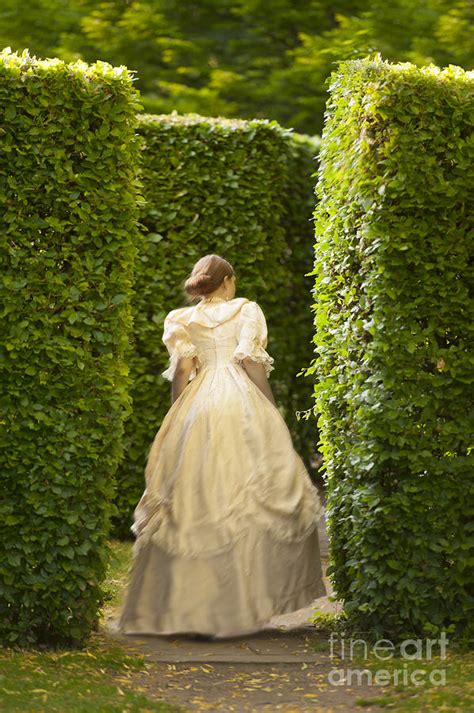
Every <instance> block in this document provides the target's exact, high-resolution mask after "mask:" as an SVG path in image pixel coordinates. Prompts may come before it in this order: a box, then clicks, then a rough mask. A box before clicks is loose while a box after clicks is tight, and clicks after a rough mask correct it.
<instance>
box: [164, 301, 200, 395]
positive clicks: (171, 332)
mask: <svg viewBox="0 0 474 713" xmlns="http://www.w3.org/2000/svg"><path fill="white" fill-rule="evenodd" d="M163 342H164V344H165V345H166V348H167V349H168V353H169V355H170V360H169V366H168V368H167V369H166V370H165V371H163V372H162V373H161V375H162V376H163V377H164V378H165V379H168V380H169V381H173V377H174V374H175V371H176V367H177V366H178V359H179V358H180V357H190V358H192V357H198V350H197V347H196V346H195V345H194V344H193V342H192V341H191V338H190V336H189V333H188V331H187V329H186V327H185V326H184V324H181V323H180V322H178V321H177V320H175V319H173V316H172V315H170V314H168V315H167V316H166V318H165V322H164V325H163ZM198 362H199V358H198ZM196 374H197V369H196V366H194V367H193V369H192V371H191V373H190V375H189V381H191V379H193V378H194V377H195V376H196Z"/></svg>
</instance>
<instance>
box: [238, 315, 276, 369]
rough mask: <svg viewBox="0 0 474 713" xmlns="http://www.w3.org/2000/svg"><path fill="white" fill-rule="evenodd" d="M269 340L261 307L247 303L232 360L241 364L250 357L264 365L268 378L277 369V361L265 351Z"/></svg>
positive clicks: (241, 317) (241, 316)
mask: <svg viewBox="0 0 474 713" xmlns="http://www.w3.org/2000/svg"><path fill="white" fill-rule="evenodd" d="M267 340H268V331H267V323H266V320H265V315H264V314H263V311H262V309H261V307H260V305H259V304H258V303H257V302H247V303H246V304H244V306H243V307H242V309H241V312H240V328H239V333H238V344H237V346H236V348H235V350H234V353H233V355H232V358H233V359H234V361H237V362H241V361H242V360H243V359H245V357H250V358H251V359H252V360H253V361H255V362H258V363H259V364H263V366H264V368H265V373H266V375H267V378H268V376H269V375H270V372H271V371H273V369H274V368H275V367H274V366H273V363H274V361H275V360H274V359H273V357H272V356H270V354H269V353H268V352H267V351H266V349H265V347H266V346H267Z"/></svg>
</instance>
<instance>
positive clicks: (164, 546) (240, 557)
mask: <svg viewBox="0 0 474 713" xmlns="http://www.w3.org/2000/svg"><path fill="white" fill-rule="evenodd" d="M163 342H164V343H165V345H166V347H167V349H168V352H169V355H170V363H169V368H168V369H166V371H164V372H163V374H162V375H163V376H164V377H165V378H166V379H169V380H170V381H171V380H172V379H173V374H174V371H175V369H176V365H177V361H178V358H179V357H180V356H186V357H195V362H194V363H195V367H194V368H193V371H192V373H191V374H190V377H189V382H188V384H187V385H186V387H185V389H184V390H183V392H182V393H181V394H180V396H179V397H178V398H177V399H176V400H175V401H174V403H173V404H172V405H171V407H170V409H169V411H168V412H167V413H166V415H165V417H164V419H163V421H162V423H161V427H160V428H159V430H158V432H157V433H156V435H155V438H154V440H153V443H152V444H151V448H150V451H149V454H148V461H147V465H146V468H145V486H146V487H145V491H144V493H143V495H142V497H141V499H140V501H139V503H138V505H137V506H136V509H135V512H134V522H133V524H132V526H131V530H132V532H133V533H134V535H135V537H136V540H135V543H134V545H133V560H132V565H131V568H130V572H129V583H128V587H127V591H126V593H125V597H124V603H123V606H122V608H121V613H120V616H119V618H118V620H117V626H116V630H118V631H120V632H122V633H125V634H179V633H184V634H185V633H189V634H196V633H197V634H204V635H208V636H215V637H226V636H233V635H242V634H245V633H249V632H255V631H257V630H259V629H260V628H262V627H263V626H264V625H265V624H267V623H268V622H269V620H270V619H271V618H272V617H273V616H275V615H278V614H284V613H287V612H292V611H295V610H297V609H301V608H302V607H305V606H308V605H309V604H310V603H311V602H312V601H313V600H314V599H316V598H318V597H323V596H325V594H326V593H327V592H326V588H325V585H324V582H323V577H322V571H321V562H320V550H319V539H318V531H317V524H318V520H319V518H320V517H321V515H322V510H323V508H322V504H321V502H320V499H319V496H318V493H317V490H316V488H315V486H314V485H313V484H312V482H311V479H310V477H309V474H308V472H307V470H306V468H305V465H304V463H303V460H302V459H301V457H300V456H299V454H298V453H297V452H296V451H295V450H294V447H293V442H292V438H291V435H290V432H289V429H288V427H287V425H286V422H285V420H284V418H283V416H282V415H281V413H280V411H279V410H278V408H277V407H276V406H275V405H274V404H273V403H271V402H270V401H269V399H268V398H267V397H266V396H265V395H264V394H263V393H262V392H261V390H260V389H259V388H258V387H257V386H256V385H255V384H254V382H253V381H252V380H251V379H250V377H249V376H248V374H247V373H246V371H245V369H244V367H243V365H242V363H241V361H242V359H243V358H244V357H246V356H249V357H251V358H252V359H254V360H255V361H257V362H260V363H262V364H263V365H264V367H265V371H266V374H267V376H268V375H269V374H270V372H271V371H272V370H273V369H274V367H273V362H274V359H273V358H272V357H271V356H270V355H269V354H268V352H267V351H266V346H267V325H266V321H265V316H264V314H263V311H262V309H261V307H260V306H259V304H258V303H257V302H253V301H251V300H248V299H246V298H245V297H236V298H234V299H232V300H229V301H226V300H224V299H223V298H217V299H216V298H215V297H214V298H211V299H210V300H201V301H200V302H199V303H198V304H196V305H192V306H189V307H182V308H179V309H174V310H172V311H171V312H169V314H168V315H167V316H166V319H165V323H164V333H163Z"/></svg>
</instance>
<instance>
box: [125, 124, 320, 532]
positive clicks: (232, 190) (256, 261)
mask: <svg viewBox="0 0 474 713" xmlns="http://www.w3.org/2000/svg"><path fill="white" fill-rule="evenodd" d="M138 130H139V134H140V137H141V139H142V141H143V147H142V168H143V184H144V197H145V199H146V204H145V205H144V207H143V210H142V213H141V217H140V221H141V224H142V226H143V238H142V245H141V250H140V258H139V260H138V267H137V275H136V280H137V283H136V297H135V301H134V312H135V316H134V324H135V351H134V355H133V358H132V361H131V369H132V374H133V388H132V397H133V414H132V416H131V417H130V419H128V421H127V423H126V427H125V449H124V453H125V456H124V459H123V461H122V463H121V466H120V469H119V472H118V480H119V487H118V492H117V501H116V502H117V506H118V514H117V516H116V518H115V519H114V525H115V528H116V529H115V532H116V533H117V534H118V535H119V536H123V537H127V536H131V535H130V525H131V522H132V515H133V509H134V507H135V506H136V503H137V502H138V500H139V498H140V495H141V493H142V492H143V487H144V469H145V464H146V458H147V456H148V451H149V446H150V445H151V442H152V440H153V437H154V435H155V433H156V431H157V430H158V428H159V427H160V424H161V421H162V419H163V417H164V415H165V413H166V412H167V410H168V409H169V407H170V405H171V401H170V385H169V382H168V381H166V380H165V379H164V378H163V377H162V376H161V372H162V371H164V369H165V368H166V366H167V363H168V353H167V351H166V348H165V347H164V345H163V343H162V341H161V340H162V333H163V322H164V318H165V315H166V313H167V312H168V311H169V310H171V309H173V308H175V307H180V306H182V305H184V304H185V303H184V302H183V298H182V290H181V287H182V283H183V281H184V279H185V277H187V275H188V274H189V272H190V270H191V268H192V266H193V264H194V263H195V262H196V261H197V260H198V259H199V258H200V257H201V256H202V255H205V254H207V253H211V252H215V253H218V254H221V255H223V256H224V257H225V258H227V259H228V260H229V261H230V262H231V263H232V264H233V265H234V266H235V269H236V275H237V291H236V294H238V295H243V296H246V297H248V298H249V299H255V300H257V301H258V302H259V303H260V304H261V306H262V308H263V309H264V311H265V313H266V316H267V321H268V326H269V345H268V349H269V352H270V353H271V354H272V355H273V356H274V358H275V370H274V371H273V372H272V375H271V377H270V378H271V382H272V386H273V388H274V391H275V394H276V397H277V400H278V401H279V403H280V405H281V409H282V413H283V415H284V417H285V419H286V420H287V423H288V425H289V427H290V429H291V430H292V434H293V435H294V438H295V447H296V448H297V449H298V450H299V451H300V452H301V455H302V456H303V457H305V455H306V456H307V460H309V457H308V453H310V452H312V451H314V448H315V443H316V442H317V438H316V435H315V432H314V429H315V422H314V419H313V422H312V423H309V422H308V423H304V422H298V421H297V418H296V416H295V411H296V410H297V409H298V408H299V409H300V410H303V409H306V408H308V402H311V394H312V384H311V383H309V380H308V379H306V380H305V381H304V380H303V379H302V378H298V379H297V378H296V374H297V372H298V370H299V368H300V367H301V366H302V365H305V364H307V363H308V361H309V360H310V359H311V357H312V354H313V352H312V343H311V338H312V323H311V313H310V310H309V308H310V304H311V296H310V294H309V288H308V292H307V295H306V294H305V290H306V285H305V284H304V273H305V272H308V270H311V265H312V253H313V250H312V242H313V229H312V224H311V216H312V210H313V207H314V202H313V198H314V195H313V179H312V178H311V173H312V171H314V160H313V153H312V152H313V150H314V149H315V142H314V141H312V140H311V139H310V138H308V137H303V138H301V140H298V139H297V140H295V139H294V137H293V135H292V132H291V130H288V129H283V128H282V127H280V126H279V125H278V124H277V123H276V122H268V121H266V120H256V121H252V120H251V121H245V120H227V119H222V118H216V119H215V118H208V117H202V116H199V115H196V114H187V115H178V114H176V113H173V114H171V115H161V116H154V115H147V114H144V115H141V116H140V121H139V129H138ZM296 206H300V207H301V210H300V211H298V210H297V209H296ZM305 311H306V313H307V314H308V315H309V319H305V318H304V312H305ZM311 428H312V429H313V433H312V434H310V429H311ZM304 429H306V438H304V437H303V435H302V433H303V430H304Z"/></svg>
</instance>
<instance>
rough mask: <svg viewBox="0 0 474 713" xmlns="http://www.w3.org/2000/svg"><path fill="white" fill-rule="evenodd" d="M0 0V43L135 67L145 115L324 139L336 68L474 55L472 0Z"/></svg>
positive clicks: (458, 60) (459, 60) (462, 60)
mask: <svg viewBox="0 0 474 713" xmlns="http://www.w3.org/2000/svg"><path fill="white" fill-rule="evenodd" d="M268 8H269V3H268V0H194V1H192V0H187V2H185V3H180V2H174V1H173V2H172V1H171V0H131V1H130V2H123V0H109V1H108V2H97V1H96V0H67V2H66V1H65V0H31V1H30V2H28V3H18V2H17V0H3V2H2V6H1V9H0V47H4V46H11V47H12V49H14V50H21V49H23V48H24V47H29V48H30V51H31V52H32V53H35V54H37V55H38V56H49V57H60V58H62V59H66V60H68V61H73V60H75V59H79V58H80V59H84V60H85V61H87V62H95V61H96V60H97V59H101V60H106V61H108V62H111V63H112V64H114V65H122V64H125V65H126V66H127V67H128V68H129V69H130V70H134V71H136V73H137V75H136V86H137V88H138V89H139V90H140V91H141V93H142V99H143V104H144V108H145V111H147V112H150V113H169V112H171V111H172V110H173V109H176V110H177V111H179V112H181V113H183V112H198V113H200V114H202V115H204V116H226V117H240V118H249V119H255V118H268V119H276V120H277V121H279V122H280V123H281V124H283V125H284V126H288V127H293V128H294V129H296V130H297V131H301V132H303V133H307V134H316V133H320V132H321V130H322V126H323V116H324V105H325V102H326V99H327V85H326V77H328V76H329V74H330V72H331V71H332V70H333V69H334V65H335V63H336V62H338V61H340V60H344V59H353V58H357V57H362V56H364V55H366V54H367V53H369V52H373V51H380V52H381V53H382V55H383V57H384V58H385V59H387V60H390V61H397V62H403V61H410V62H413V63H414V64H416V65H419V66H421V65H425V64H429V63H430V62H434V63H435V64H437V65H438V66H446V65H448V64H450V63H452V64H456V65H459V66H462V67H464V68H465V69H471V68H472V67H473V60H474V44H473V42H472V24H473V21H474V7H473V4H472V2H470V0H392V2H390V3H387V2H386V1H385V0H278V2H276V1H274V2H272V3H271V12H269V11H268Z"/></svg>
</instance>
